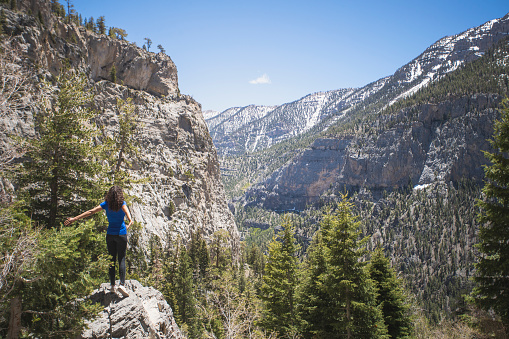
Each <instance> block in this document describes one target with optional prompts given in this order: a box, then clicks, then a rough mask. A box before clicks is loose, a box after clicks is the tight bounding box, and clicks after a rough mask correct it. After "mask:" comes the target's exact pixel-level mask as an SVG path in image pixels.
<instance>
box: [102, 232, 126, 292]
mask: <svg viewBox="0 0 509 339" xmlns="http://www.w3.org/2000/svg"><path fill="white" fill-rule="evenodd" d="M106 245H107V246H108V253H109V254H110V255H111V264H110V271H109V273H110V282H111V284H112V285H115V262H116V261H117V258H118V264H119V265H118V273H119V274H120V285H124V284H125V251H126V249H127V234H121V235H112V234H106Z"/></svg>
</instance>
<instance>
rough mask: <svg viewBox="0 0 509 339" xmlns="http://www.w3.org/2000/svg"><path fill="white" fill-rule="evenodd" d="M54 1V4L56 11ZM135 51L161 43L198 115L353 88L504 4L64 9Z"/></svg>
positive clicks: (392, 1)
mask: <svg viewBox="0 0 509 339" xmlns="http://www.w3.org/2000/svg"><path fill="white" fill-rule="evenodd" d="M63 2H64V1H61V3H63ZM73 4H74V7H75V9H76V10H77V11H78V12H79V13H80V14H82V16H83V17H87V18H89V17H91V16H93V17H94V18H95V19H97V18H98V17H99V16H101V15H103V16H105V18H106V25H107V26H108V27H109V26H114V27H120V28H123V29H125V30H126V31H127V33H128V36H127V40H129V41H134V42H136V43H137V44H138V46H142V45H143V43H144V38H150V39H151V40H152V47H151V51H158V50H157V48H156V46H157V45H158V44H161V45H162V46H163V47H164V49H165V50H166V54H168V55H169V56H170V57H171V58H172V60H173V61H174V62H175V64H176V65H177V69H178V75H179V85H180V90H181V92H182V93H184V94H189V95H192V96H193V97H194V98H195V99H196V100H197V101H198V102H200V103H201V104H202V107H203V109H204V110H209V109H212V110H218V111H222V110H225V109H227V108H229V107H234V106H246V105H250V104H257V105H276V104H283V103H286V102H291V101H294V100H297V99H299V98H301V97H303V96H305V95H307V94H309V93H314V92H318V91H326V90H333V89H339V88H347V87H361V86H364V85H366V84H368V83H370V82H372V81H375V80H378V79H379V78H381V77H384V76H387V75H391V74H392V73H394V72H395V71H396V70H397V69H398V68H399V67H401V66H403V65H404V64H406V63H407V62H409V61H410V60H412V59H413V58H415V57H417V56H418V55H419V54H420V53H421V52H423V51H424V50H425V49H426V48H427V47H428V46H430V45H431V44H433V43H434V42H435V41H437V40H439V39H440V38H442V37H444V36H447V35H454V34H457V33H460V32H462V31H464V30H467V29H468V28H471V27H475V26H479V25H481V24H483V23H485V22H486V21H488V20H491V19H495V18H500V17H503V16H504V15H505V14H507V13H508V12H509V1H507V0H476V1H474V0H440V1H438V0H427V1H415V0H406V1H403V0H386V1H380V0H378V1H371V0H364V1H360V0H335V1H332V0H313V1H310V0H307V1H301V0H292V1H282V0H267V1H266V0H256V1H251V0H247V1H243V0H236V1H230V0H220V1H214V0H179V1H168V0H143V1H141V0H137V1H134V0H122V1H120V0H73Z"/></svg>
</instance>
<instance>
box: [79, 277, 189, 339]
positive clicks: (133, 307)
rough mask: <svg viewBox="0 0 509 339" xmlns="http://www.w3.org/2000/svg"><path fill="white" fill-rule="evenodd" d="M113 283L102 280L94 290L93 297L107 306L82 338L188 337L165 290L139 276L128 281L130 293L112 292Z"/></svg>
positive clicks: (95, 301) (127, 286) (175, 338)
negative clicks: (182, 331) (183, 331)
mask: <svg viewBox="0 0 509 339" xmlns="http://www.w3.org/2000/svg"><path fill="white" fill-rule="evenodd" d="M109 287H110V284H109V283H105V284H101V287H99V288H98V289H97V290H95V291H93V292H92V295H91V296H90V300H92V301H93V302H94V303H100V304H101V305H102V306H104V310H103V311H102V312H101V313H100V315H99V317H98V318H97V319H95V320H94V321H91V322H89V323H88V324H87V327H88V328H87V329H86V330H85V331H84V332H83V333H82V334H81V336H80V337H79V338H83V339H85V338H90V339H92V338H154V339H156V338H157V339H164V338H168V339H170V338H171V339H178V338H185V337H184V335H183V334H182V333H181V331H180V329H179V327H178V326H177V323H176V322H175V319H174V318H173V311H172V309H171V307H170V306H169V305H168V303H167V302H166V301H165V300H164V297H163V295H162V293H161V292H159V291H157V290H156V289H154V288H152V287H144V286H142V285H141V284H140V283H139V282H138V281H136V280H128V281H126V285H125V287H126V289H127V291H128V293H129V296H128V297H123V296H121V295H120V293H118V292H116V293H114V292H111V291H110V290H109Z"/></svg>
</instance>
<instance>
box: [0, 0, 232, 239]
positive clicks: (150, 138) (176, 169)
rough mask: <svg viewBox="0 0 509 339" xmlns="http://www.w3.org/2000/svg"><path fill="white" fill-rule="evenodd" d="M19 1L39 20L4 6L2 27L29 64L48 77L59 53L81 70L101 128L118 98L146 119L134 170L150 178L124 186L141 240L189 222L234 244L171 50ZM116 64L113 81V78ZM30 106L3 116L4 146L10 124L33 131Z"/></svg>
mask: <svg viewBox="0 0 509 339" xmlns="http://www.w3.org/2000/svg"><path fill="white" fill-rule="evenodd" d="M18 8H22V9H23V10H24V11H25V12H26V13H28V12H29V11H30V12H31V13H34V15H35V13H39V12H40V13H42V14H41V15H40V16H38V17H39V18H41V17H42V18H43V20H42V21H43V22H41V21H40V19H39V20H38V19H36V18H35V16H31V15H27V14H24V13H21V12H13V11H10V10H9V9H8V8H4V13H5V16H6V23H5V25H4V30H5V31H6V33H7V34H8V35H9V36H11V39H12V41H13V45H14V46H18V47H19V56H20V62H24V63H26V64H30V66H31V67H32V69H34V70H35V69H36V70H37V74H38V76H39V77H46V78H49V77H51V75H55V74H57V73H58V71H59V69H60V68H61V66H62V64H63V63H64V60H67V62H69V63H70V65H71V66H72V67H75V68H78V69H81V70H83V71H85V72H86V74H88V75H89V78H90V83H91V86H92V87H93V89H94V90H95V92H96V98H95V100H96V101H95V106H96V108H97V109H98V111H100V112H101V115H100V117H99V118H98V122H99V124H100V125H101V126H103V127H104V133H106V134H108V133H111V132H112V131H113V129H114V128H116V127H115V125H116V122H117V113H116V112H115V110H114V104H115V103H116V99H117V98H123V99H126V98H127V97H132V98H133V99H134V100H133V103H134V105H135V108H136V110H137V112H138V113H139V116H140V118H141V121H140V124H141V126H143V127H142V133H141V136H140V140H139V141H140V144H141V145H142V147H141V148H142V152H141V159H140V160H139V161H137V162H135V163H134V168H133V175H134V176H135V177H145V178H149V179H150V181H149V182H148V183H146V184H140V185H137V186H135V187H134V189H133V191H132V192H129V193H131V194H134V195H135V196H137V197H138V198H140V202H139V203H134V204H133V205H132V206H131V209H132V212H133V215H134V218H135V220H137V221H140V222H141V223H142V225H143V231H142V232H143V235H144V236H143V239H142V241H143V242H147V241H148V239H149V238H150V236H152V235H157V236H159V237H160V238H161V240H162V241H163V242H165V241H166V240H167V239H168V237H169V236H170V235H172V236H173V237H175V236H176V235H177V234H179V235H180V236H182V238H183V239H187V238H188V237H189V234H190V232H191V230H200V231H203V234H204V236H205V238H208V237H209V236H210V235H211V234H213V233H214V232H215V231H217V230H219V229H225V230H227V231H228V233H229V234H230V235H231V239H232V244H233V246H235V247H236V248H238V247H237V246H238V242H239V236H238V231H237V228H236V226H235V223H234V220H233V216H232V214H231V212H230V210H229V209H228V205H227V202H226V198H225V194H224V190H223V186H222V182H221V177H220V171H219V163H218V159H217V154H216V150H215V147H214V145H213V144H212V139H211V137H210V135H209V132H208V129H207V126H206V124H205V121H204V119H203V116H202V113H201V106H200V104H199V103H197V102H195V101H194V100H193V99H192V98H190V97H189V96H185V95H180V93H179V90H178V77H177V68H176V66H175V64H174V63H173V61H172V60H171V58H170V57H169V56H167V55H165V54H163V53H158V54H155V53H151V52H147V51H145V50H143V49H141V48H138V47H136V46H135V45H134V44H132V43H129V42H127V41H122V40H119V39H112V38H109V37H107V36H105V35H100V34H96V33H92V32H89V31H87V30H85V29H84V28H83V27H78V26H76V25H74V24H72V23H71V24H68V23H67V22H65V20H64V19H62V18H57V17H56V16H55V15H53V14H52V13H51V12H50V10H49V9H50V1H42V0H41V1H35V0H34V1H31V0H30V1H29V0H23V1H18ZM113 66H114V67H115V68H116V75H117V84H116V83H112V82H111V81H110V80H112V79H110V72H111V68H112V67H113ZM118 83H120V84H121V85H119V84H118ZM34 106H35V108H34V109H32V110H30V109H28V110H23V111H19V110H17V111H12V112H10V113H9V114H8V115H7V116H3V117H0V118H1V124H0V128H2V129H3V132H2V133H1V138H0V139H1V140H0V144H1V147H2V152H5V151H7V143H6V135H7V133H10V132H11V131H12V130H14V131H15V133H16V134H18V135H21V136H33V135H34V129H33V112H34V110H36V109H37V107H36V106H37V105H34ZM173 210H174V213H173Z"/></svg>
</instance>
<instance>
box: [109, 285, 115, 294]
mask: <svg viewBox="0 0 509 339" xmlns="http://www.w3.org/2000/svg"><path fill="white" fill-rule="evenodd" d="M109 290H110V292H112V293H115V285H110V288H109Z"/></svg>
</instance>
